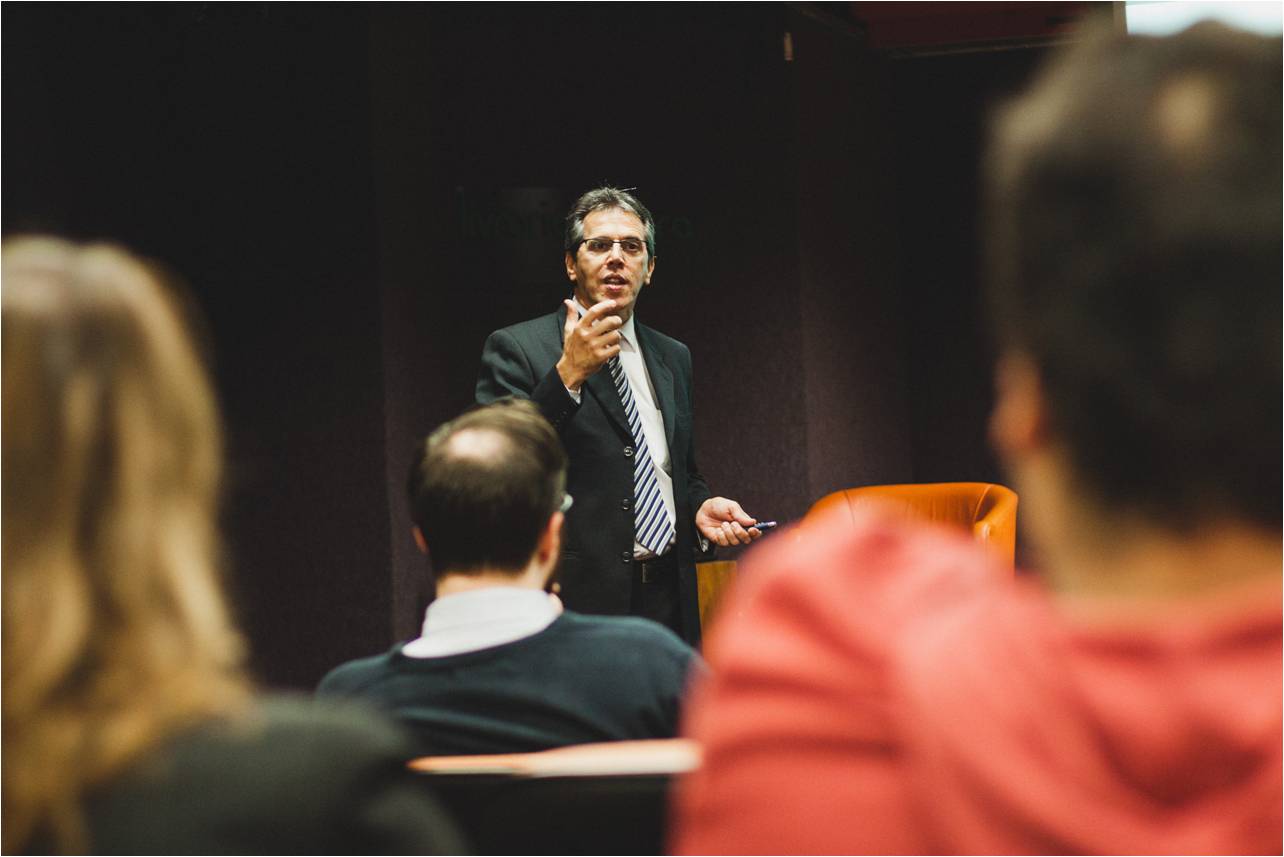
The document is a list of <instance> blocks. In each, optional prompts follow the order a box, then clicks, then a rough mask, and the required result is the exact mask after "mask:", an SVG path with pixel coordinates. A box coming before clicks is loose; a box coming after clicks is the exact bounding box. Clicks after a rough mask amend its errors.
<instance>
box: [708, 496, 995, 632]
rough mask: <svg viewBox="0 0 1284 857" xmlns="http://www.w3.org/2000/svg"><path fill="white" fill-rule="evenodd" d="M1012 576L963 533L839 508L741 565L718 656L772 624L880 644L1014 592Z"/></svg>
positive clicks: (786, 533) (779, 537)
mask: <svg viewBox="0 0 1284 857" xmlns="http://www.w3.org/2000/svg"><path fill="white" fill-rule="evenodd" d="M1011 574H1012V573H1011V571H1010V570H1006V571H1005V570H1004V568H1003V566H1002V565H1001V564H1000V563H999V562H998V561H997V560H996V559H995V558H994V557H992V556H990V555H989V554H988V553H987V552H986V551H985V550H984V549H983V548H981V547H979V546H978V545H977V544H976V543H975V542H974V541H972V540H971V539H970V538H968V537H967V535H966V534H964V533H961V532H960V533H956V532H953V531H952V530H949V529H947V528H945V527H940V526H932V525H924V524H920V523H917V522H909V521H904V520H901V519H899V518H898V517H896V516H895V515H893V514H889V513H887V512H884V511H881V510H878V509H857V510H855V512H854V513H853V512H852V511H850V510H848V509H846V508H841V509H834V510H830V511H827V512H822V513H821V514H820V515H818V516H816V517H814V518H809V519H808V520H805V521H804V522H802V523H801V524H798V525H795V526H793V527H791V528H789V529H786V530H783V531H781V532H779V533H775V534H773V535H772V536H771V537H770V541H767V542H764V543H763V544H762V545H761V546H758V547H756V548H755V550H754V551H753V552H752V553H751V554H750V556H749V557H748V558H747V559H746V561H745V562H744V563H742V564H741V566H740V569H739V573H738V579H737V585H736V591H735V592H734V593H732V598H733V601H732V602H731V605H732V608H733V610H734V612H735V613H738V614H743V615H739V616H737V617H736V621H727V620H724V621H723V622H722V623H720V624H719V628H718V629H716V631H717V632H718V633H715V635H714V637H715V639H712V640H709V641H707V642H706V650H707V651H710V652H711V653H716V652H717V651H721V650H723V649H724V647H725V646H730V647H731V648H735V647H737V646H743V645H750V646H752V645H756V643H757V642H761V636H762V631H763V628H764V626H765V625H771V626H773V627H778V628H779V629H780V632H781V633H782V634H786V635H788V634H790V633H798V634H802V635H805V636H812V637H824V638H826V639H827V640H829V641H830V642H833V643H836V642H837V641H838V640H839V639H843V640H846V641H847V644H849V645H850V644H854V643H856V642H857V641H868V642H870V643H871V644H877V646H878V647H885V646H887V645H890V642H891V640H893V639H895V638H897V637H900V636H902V635H905V634H911V633H913V631H912V629H913V627H915V625H916V624H917V623H920V622H923V621H926V622H929V623H930V622H932V621H933V620H934V617H936V618H939V617H941V616H942V615H943V614H946V613H954V612H957V611H958V610H959V609H961V608H963V607H965V606H966V605H969V604H974V603H976V601H977V599H988V598H990V597H991V596H994V595H996V594H1000V593H1003V592H1005V591H1006V589H1007V588H1010V587H1006V588H1005V587H1004V586H1003V585H1002V584H1003V583H1004V582H1005V581H1010V578H1011Z"/></svg>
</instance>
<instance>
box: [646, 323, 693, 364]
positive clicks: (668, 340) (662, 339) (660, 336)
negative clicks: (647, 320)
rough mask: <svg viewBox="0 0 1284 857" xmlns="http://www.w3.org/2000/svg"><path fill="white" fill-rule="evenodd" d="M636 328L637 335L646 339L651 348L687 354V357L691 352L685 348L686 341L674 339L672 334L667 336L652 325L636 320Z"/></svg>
mask: <svg viewBox="0 0 1284 857" xmlns="http://www.w3.org/2000/svg"><path fill="white" fill-rule="evenodd" d="M637 329H638V332H639V335H640V336H641V337H642V338H643V339H644V340H646V341H647V342H648V343H649V344H650V345H651V346H652V347H653V348H660V349H663V350H666V351H672V352H676V353H678V354H683V355H687V356H688V357H689V356H690V354H691V349H689V348H687V346H686V343H684V342H682V341H681V340H678V339H674V338H673V337H672V336H669V335H668V334H667V333H661V332H660V331H658V330H656V329H655V328H654V327H650V326H649V325H645V324H643V323H642V322H641V321H639V322H637Z"/></svg>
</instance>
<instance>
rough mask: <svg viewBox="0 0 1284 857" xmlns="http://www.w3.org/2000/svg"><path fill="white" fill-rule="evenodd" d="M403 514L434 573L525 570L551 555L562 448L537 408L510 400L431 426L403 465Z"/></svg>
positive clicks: (533, 578)
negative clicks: (406, 504)
mask: <svg viewBox="0 0 1284 857" xmlns="http://www.w3.org/2000/svg"><path fill="white" fill-rule="evenodd" d="M408 488H409V495H410V507H411V515H412V517H413V519H414V522H415V527H416V531H417V538H418V539H419V541H420V546H421V547H426V550H427V551H428V553H429V555H430V557H431V559H432V563H433V567H434V570H435V572H436V574H437V575H438V577H439V579H440V578H441V577H443V576H448V575H458V576H464V577H473V578H477V579H480V578H487V579H490V578H493V577H496V576H498V577H499V578H500V579H504V578H509V579H511V580H512V581H517V580H518V579H519V578H522V577H524V576H525V577H529V578H530V580H529V581H528V582H529V583H530V584H532V585H536V586H543V585H544V584H545V583H546V582H547V580H548V577H549V575H550V574H551V573H552V571H553V569H554V567H555V565H556V562H557V557H558V550H559V546H560V533H561V525H562V518H563V504H564V501H565V499H566V493H565V488H566V453H565V452H564V451H563V449H562V445H561V442H560V441H559V440H558V437H557V432H556V431H555V430H554V429H553V427H552V426H551V425H549V423H548V421H547V420H545V419H544V418H543V417H542V416H541V415H540V414H539V411H538V410H537V409H536V407H535V406H534V405H533V404H531V403H530V402H527V401H524V400H516V399H509V400H503V401H500V402H496V403H495V404H492V405H487V406H484V407H479V408H475V409H473V410H471V411H468V412H467V413H465V414H464V415H463V416H461V417H459V418H458V419H455V420H452V421H451V422H448V423H446V424H445V425H443V426H441V427H440V428H438V429H437V430H436V431H435V432H433V433H432V434H431V435H430V436H429V437H428V439H427V440H426V441H425V442H424V443H423V444H421V445H420V447H419V449H418V451H417V454H416V457H415V461H414V464H413V465H412V467H411V470H410V479H409V486H408Z"/></svg>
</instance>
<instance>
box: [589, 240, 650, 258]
mask: <svg viewBox="0 0 1284 857" xmlns="http://www.w3.org/2000/svg"><path fill="white" fill-rule="evenodd" d="M615 244H619V245H620V250H621V251H623V252H624V253H625V254H626V255H629V256H636V255H637V254H639V253H641V252H642V251H643V250H645V249H646V242H644V241H643V240H642V239H641V238H586V239H584V246H585V247H586V248H587V249H588V251H589V252H590V253H609V252H611V247H612V246H614V245H615Z"/></svg>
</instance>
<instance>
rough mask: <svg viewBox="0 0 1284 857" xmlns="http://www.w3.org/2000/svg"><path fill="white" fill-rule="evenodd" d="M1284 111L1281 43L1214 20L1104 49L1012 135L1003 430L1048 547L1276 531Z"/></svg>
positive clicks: (1006, 125)
mask: <svg viewBox="0 0 1284 857" xmlns="http://www.w3.org/2000/svg"><path fill="white" fill-rule="evenodd" d="M1280 100H1281V90H1280V41H1279V39H1265V38H1260V37H1256V36H1250V35H1247V34H1245V33H1240V32H1236V31H1232V30H1229V29H1226V28H1224V27H1221V26H1219V25H1216V24H1203V25H1199V26H1196V27H1194V28H1192V29H1190V30H1188V31H1187V32H1185V33H1183V34H1181V35H1178V36H1176V37H1174V38H1171V39H1165V40H1156V39H1144V38H1142V39H1138V38H1131V39H1127V38H1124V37H1122V36H1117V35H1116V36H1102V37H1100V38H1096V39H1089V40H1087V41H1086V42H1085V43H1084V44H1082V45H1078V46H1076V47H1075V48H1073V49H1072V50H1070V51H1069V52H1067V53H1066V54H1065V55H1063V56H1062V57H1060V58H1059V61H1058V62H1056V63H1054V64H1053V65H1052V66H1051V67H1050V68H1049V69H1048V70H1047V71H1046V72H1045V73H1044V74H1043V76H1042V77H1041V78H1040V80H1039V81H1038V82H1037V83H1036V85H1035V86H1034V87H1033V89H1032V90H1031V91H1030V92H1029V94H1027V95H1025V96H1024V97H1022V98H1021V99H1019V100H1018V101H1016V102H1015V103H1014V104H1012V105H1011V106H1010V107H1009V108H1008V109H1007V110H1006V111H1005V113H1004V114H1003V115H1002V116H1001V117H1000V118H999V121H998V122H997V123H996V138H995V142H994V144H993V146H992V148H991V151H990V156H989V165H988V166H989V179H990V187H989V190H990V197H991V198H990V215H991V229H992V233H991V236H992V240H991V243H990V250H991V262H992V269H993V270H992V272H991V273H992V276H991V279H992V298H993V309H994V317H995V321H996V327H997V331H998V335H999V339H1000V343H1001V345H1002V348H1003V351H1004V352H1005V355H1006V357H1005V359H1004V361H1003V362H1002V365H1001V370H1000V374H999V390H998V393H999V397H998V407H997V409H996V414H995V419H994V423H993V429H994V435H995V438H996V440H997V441H998V443H999V446H1000V447H1001V449H1002V450H1003V451H1004V452H1005V454H1006V457H1007V459H1008V461H1009V463H1010V464H1012V465H1013V466H1014V469H1015V473H1014V477H1015V478H1016V480H1017V482H1018V487H1019V488H1020V489H1021V490H1022V495H1023V501H1024V502H1023V503H1022V510H1023V513H1025V514H1028V516H1029V517H1030V520H1031V523H1032V526H1034V527H1035V528H1036V530H1038V531H1039V534H1040V535H1046V534H1047V533H1048V531H1049V530H1051V529H1054V528H1055V527H1056V526H1057V525H1058V524H1059V523H1063V521H1062V520H1058V521H1053V520H1051V518H1052V517H1053V516H1058V517H1059V511H1060V510H1062V509H1063V508H1064V509H1067V510H1068V509H1073V508H1075V507H1079V508H1094V509H1096V510H1097V511H1096V512H1095V513H1094V514H1095V515H1096V516H1097V519H1098V521H1099V522H1103V523H1104V522H1105V521H1107V520H1109V521H1111V523H1112V525H1117V526H1120V527H1125V528H1129V529H1135V528H1137V527H1140V528H1141V529H1144V530H1149V531H1152V532H1156V533H1168V534H1173V533H1184V534H1189V533H1193V532H1198V531H1203V530H1205V529H1208V528H1217V527H1220V526H1223V525H1231V526H1237V527H1249V528H1259V529H1265V530H1273V531H1278V529H1279V523H1280V515H1281V506H1280V497H1281V481H1280V473H1281V455H1280V450H1281V444H1280V424H1281V411H1280V378H1281V375H1280V372H1281V364H1280V353H1281V342H1280V308H1281V304H1280V296H1281V292H1280V259H1281V240H1280V236H1281V216H1280V180H1281V173H1280V159H1281V150H1280ZM1050 475H1052V476H1055V478H1054V479H1049V478H1048V477H1049V476H1050ZM1053 483H1055V484H1058V485H1061V486H1062V488H1061V489H1058V490H1056V491H1054V492H1053V493H1051V494H1049V493H1047V490H1046V489H1047V486H1048V485H1050V484H1053ZM1098 531H1100V530H1098Z"/></svg>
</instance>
